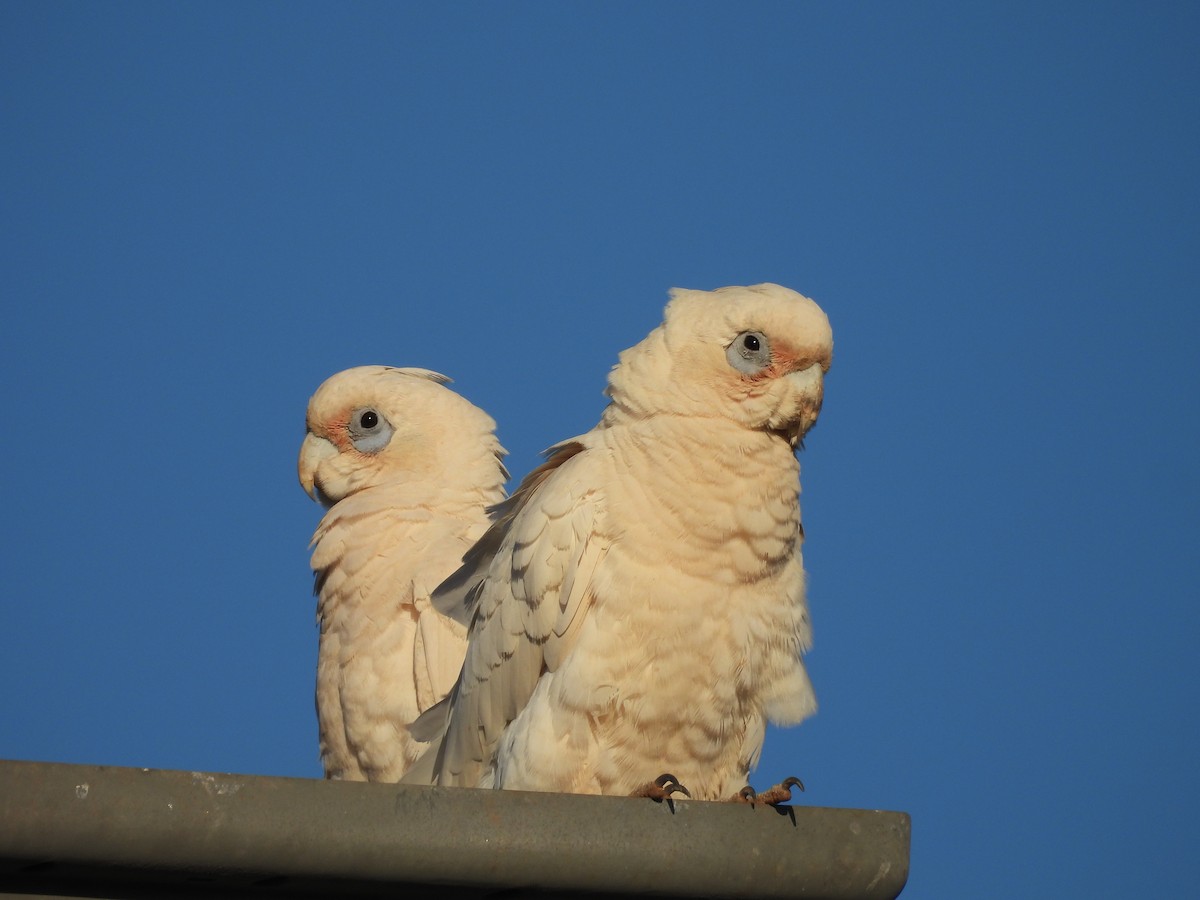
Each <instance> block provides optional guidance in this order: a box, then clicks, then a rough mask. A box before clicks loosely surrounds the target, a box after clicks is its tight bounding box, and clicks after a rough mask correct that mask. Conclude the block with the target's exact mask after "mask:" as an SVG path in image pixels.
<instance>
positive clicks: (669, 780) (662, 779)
mask: <svg viewBox="0 0 1200 900" xmlns="http://www.w3.org/2000/svg"><path fill="white" fill-rule="evenodd" d="M654 783H655V784H657V785H658V786H659V787H660V788H663V789H664V790H666V792H667V794H668V795H670V794H674V793H676V792H678V793H680V794H683V796H685V797H689V798H690V797H691V796H692V792H691V791H689V790H688V789H687V788H685V787H684V786H683V785H682V784H680V783H679V779H678V778H676V777H675V776H674V775H670V774H667V773H665V772H664V773H663V774H662V775H659V776H658V777H657V778H655V779H654ZM667 785H670V787H669V788H668V787H667Z"/></svg>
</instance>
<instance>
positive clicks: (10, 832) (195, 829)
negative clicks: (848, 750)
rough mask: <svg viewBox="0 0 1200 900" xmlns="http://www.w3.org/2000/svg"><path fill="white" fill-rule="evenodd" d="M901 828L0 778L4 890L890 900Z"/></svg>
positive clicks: (735, 814)
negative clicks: (429, 890) (424, 891)
mask: <svg viewBox="0 0 1200 900" xmlns="http://www.w3.org/2000/svg"><path fill="white" fill-rule="evenodd" d="M909 825H910V823H909V817H908V815H907V814H905V813H897V812H883V811H872V810H855V809H823V808H815V807H806V806H793V807H782V808H780V809H774V808H771V807H767V806H756V807H751V806H747V805H741V804H732V803H702V802H692V801H688V800H686V799H684V800H676V801H674V802H672V803H661V804H660V803H655V802H654V801H652V800H646V799H634V798H624V797H585V796H578V795H569V794H535V793H522V792H516V791H485V790H469V789H463V788H421V787H408V786H402V785H381V784H358V783H349V782H329V781H320V780H315V779H300V778H270V777H263V776H250V775H223V774H213V773H204V772H175V771H166V770H157V769H128V768H117V767H109V766H78V765H64V764H59V763H41V762H4V761H0V891H10V892H16V893H24V894H26V895H28V894H32V893H37V894H41V895H43V896H50V895H52V894H53V895H63V896H93V897H140V896H165V895H168V894H174V895H176V896H189V897H191V896H218V895H219V896H223V897H231V896H238V895H241V896H247V897H292V896H303V895H305V894H309V895H311V894H312V893H314V892H323V893H334V892H336V893H338V894H340V895H343V896H372V895H376V896H382V895H383V894H394V893H396V892H397V891H398V890H401V889H409V890H411V889H416V888H419V887H435V888H436V891H437V894H438V896H439V897H442V898H456V897H484V896H489V895H491V894H494V893H496V892H500V891H504V896H505V897H511V896H524V895H526V894H531V895H532V894H536V893H537V892H539V891H548V892H555V893H559V894H563V893H580V892H583V893H589V892H590V893H595V894H604V895H611V896H626V897H628V896H638V895H644V896H668V897H764V898H768V897H806V898H849V897H855V898H876V897H878V898H890V897H895V896H896V895H897V894H899V893H900V891H901V889H903V887H904V883H905V881H906V879H907V877H908V851H909Z"/></svg>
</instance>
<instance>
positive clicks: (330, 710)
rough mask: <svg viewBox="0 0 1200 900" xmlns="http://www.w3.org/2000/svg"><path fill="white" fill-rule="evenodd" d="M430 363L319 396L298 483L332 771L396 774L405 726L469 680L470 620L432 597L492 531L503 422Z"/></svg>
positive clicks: (402, 761) (334, 380) (339, 380)
mask: <svg viewBox="0 0 1200 900" xmlns="http://www.w3.org/2000/svg"><path fill="white" fill-rule="evenodd" d="M446 381H447V379H446V378H445V377H443V376H441V375H438V374H436V373H434V372H429V371H427V370H425V369H400V368H391V367H387V366H360V367H357V368H353V369H347V370H346V371H344V372H339V373H338V374H336V375H334V376H332V377H331V378H329V379H328V380H327V381H325V382H324V383H323V384H322V385H321V386H320V388H319V389H318V390H317V392H316V393H315V394H314V395H313V397H312V399H311V400H310V401H309V404H308V416H307V423H308V431H307V434H306V435H305V437H304V442H303V444H302V445H301V449H300V460H299V474H300V483H301V485H302V486H303V487H304V489H305V491H307V492H308V493H309V495H310V496H312V497H313V498H314V499H316V500H318V501H320V502H321V503H322V504H323V505H324V506H326V507H328V511H327V512H326V514H325V517H324V518H323V519H322V520H321V523H320V525H318V527H317V530H316V534H315V535H314V536H313V555H312V568H313V571H314V572H315V573H316V594H317V619H318V622H319V625H320V630H321V634H320V644H319V649H318V657H317V691H316V699H317V719H318V726H319V734H320V748H321V759H322V762H323V763H324V766H325V774H326V777H328V778H341V779H347V780H355V781H398V780H399V779H400V776H401V775H403V774H404V772H405V771H406V770H407V769H408V767H409V766H410V765H411V764H412V762H413V761H414V760H415V759H416V758H417V756H418V755H419V754H420V753H421V751H422V750H423V749H424V744H421V743H420V742H418V741H416V740H415V739H414V738H413V737H412V735H410V734H409V730H408V726H409V725H410V724H411V723H412V722H413V721H414V720H415V719H416V718H417V717H418V716H419V715H420V714H421V713H422V712H423V711H424V710H426V709H428V708H429V707H430V706H432V705H433V704H434V703H436V702H437V701H438V700H440V699H441V698H442V697H444V696H445V695H446V693H447V691H449V690H450V688H451V686H452V685H453V684H454V681H455V679H456V678H457V676H458V672H459V667H460V666H461V664H462V659H463V653H464V652H465V649H466V629H465V628H464V627H463V626H462V625H461V624H459V623H457V622H454V621H452V620H451V619H448V618H446V617H444V616H442V615H440V614H439V613H438V612H437V611H435V610H434V609H433V608H432V607H431V605H430V594H431V592H432V591H433V589H434V588H435V587H436V586H437V584H438V583H439V582H440V581H441V580H442V579H443V578H444V577H445V576H447V575H448V574H450V573H451V572H453V571H454V570H455V569H456V568H457V567H458V565H459V564H460V563H461V561H462V557H463V553H464V552H465V551H466V550H467V548H469V547H470V546H471V544H472V543H473V542H474V541H475V539H476V538H478V537H479V536H480V535H481V534H483V533H484V531H485V530H486V528H487V526H488V517H487V512H486V510H487V507H489V506H491V505H492V504H495V503H497V502H499V501H500V500H502V499H504V496H505V495H504V487H503V485H504V482H505V481H506V480H507V478H508V473H507V472H506V471H505V469H504V466H503V465H502V463H501V458H502V457H503V455H504V450H503V448H501V446H500V444H499V443H498V442H497V440H496V437H495V434H494V428H495V423H494V422H493V421H492V419H491V418H490V417H489V416H488V415H487V414H486V413H484V412H483V411H482V410H480V409H478V408H476V407H475V406H473V405H471V404H470V403H468V402H467V401H466V400H464V399H463V398H462V397H461V396H459V395H458V394H456V393H454V392H453V391H451V390H450V389H449V388H447V387H445V386H444V385H445V382H446Z"/></svg>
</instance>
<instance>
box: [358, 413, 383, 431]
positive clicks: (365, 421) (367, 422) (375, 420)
mask: <svg viewBox="0 0 1200 900" xmlns="http://www.w3.org/2000/svg"><path fill="white" fill-rule="evenodd" d="M358 424H359V425H361V426H362V427H363V428H374V427H375V426H376V425H378V424H379V416H378V415H376V414H375V413H373V412H371V411H370V410H367V411H366V412H365V413H363V414H362V415H361V416H360V417H359V419H358Z"/></svg>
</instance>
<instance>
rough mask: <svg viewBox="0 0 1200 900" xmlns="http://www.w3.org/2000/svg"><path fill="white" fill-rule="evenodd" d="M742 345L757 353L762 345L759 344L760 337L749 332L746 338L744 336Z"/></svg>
mask: <svg viewBox="0 0 1200 900" xmlns="http://www.w3.org/2000/svg"><path fill="white" fill-rule="evenodd" d="M742 346H743V347H745V348H746V349H747V350H750V351H751V352H753V353H757V352H758V348H759V347H760V346H762V345H761V344H759V342H758V338H756V337H755V336H754V335H752V334H748V335H746V336H745V337H744V338H742Z"/></svg>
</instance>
